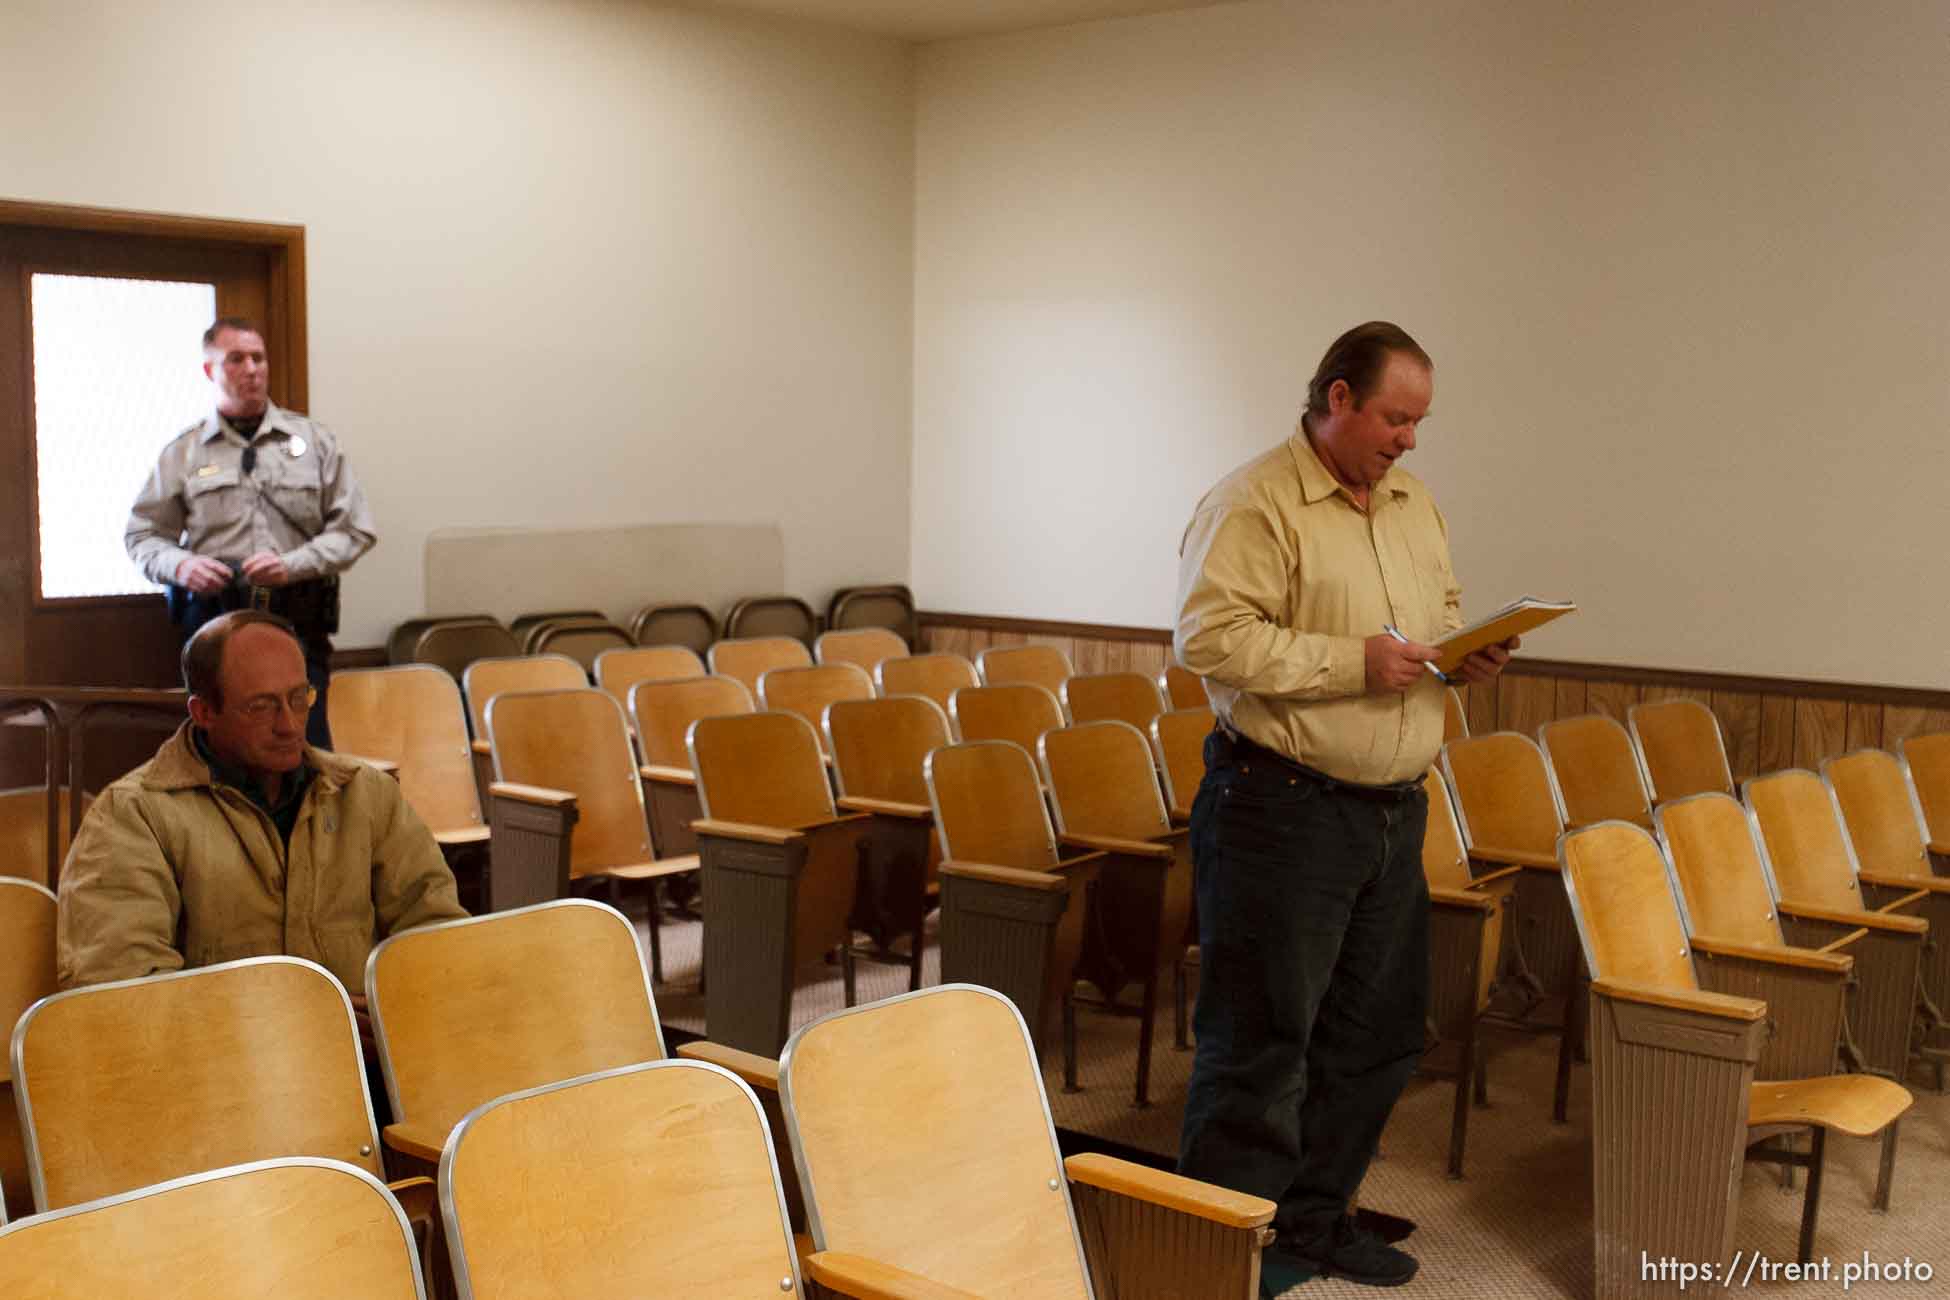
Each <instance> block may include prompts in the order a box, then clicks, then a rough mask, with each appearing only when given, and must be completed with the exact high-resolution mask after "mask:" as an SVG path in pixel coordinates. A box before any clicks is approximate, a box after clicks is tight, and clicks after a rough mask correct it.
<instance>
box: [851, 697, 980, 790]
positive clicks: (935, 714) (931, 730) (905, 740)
mask: <svg viewBox="0 0 1950 1300" xmlns="http://www.w3.org/2000/svg"><path fill="white" fill-rule="evenodd" d="M825 731H826V745H827V749H828V751H829V752H830V753H831V754H832V755H833V772H834V775H835V776H836V777H837V778H838V781H839V790H840V794H841V795H843V796H857V797H862V798H867V799H880V800H885V801H888V802H891V803H903V804H914V805H918V806H920V807H924V808H925V807H927V805H928V781H927V773H926V771H925V765H926V763H927V757H928V755H929V754H930V753H932V752H933V751H934V750H937V749H939V748H941V747H942V746H943V745H946V744H949V743H950V740H949V733H948V716H947V715H946V714H945V713H943V712H942V711H941V709H940V707H939V706H938V705H936V704H935V702H934V701H933V700H930V699H928V698H927V697H926V696H923V695H890V696H886V697H884V698H880V699H871V700H838V701H835V702H834V703H833V704H831V705H830V706H828V707H827V709H826V717H825Z"/></svg>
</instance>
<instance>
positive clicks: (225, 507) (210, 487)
mask: <svg viewBox="0 0 1950 1300" xmlns="http://www.w3.org/2000/svg"><path fill="white" fill-rule="evenodd" d="M206 468H207V466H206ZM242 483H243V476H242V474H241V473H240V472H239V471H238V470H237V469H236V468H235V467H232V468H230V469H220V470H218V471H217V472H216V473H214V474H202V473H198V474H192V475H191V476H190V478H189V481H188V482H186V483H185V484H184V485H183V502H184V506H185V508H186V513H187V514H188V516H189V522H190V523H191V525H192V526H199V525H200V526H201V527H204V528H208V527H211V526H221V525H224V524H227V523H229V522H231V521H232V520H234V519H236V518H237V516H238V514H239V512H240V509H241V504H240V503H241V502H242V500H243V496H242V490H241V489H242Z"/></svg>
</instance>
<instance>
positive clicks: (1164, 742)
mask: <svg viewBox="0 0 1950 1300" xmlns="http://www.w3.org/2000/svg"><path fill="white" fill-rule="evenodd" d="M1216 725H1218V720H1217V719H1216V718H1214V717H1213V716H1212V710H1211V709H1209V708H1203V707H1201V708H1196V709H1173V710H1172V711H1171V712H1169V713H1160V714H1159V715H1158V716H1157V717H1155V718H1153V719H1152V720H1151V726H1150V732H1151V747H1152V749H1153V750H1154V751H1155V752H1156V754H1157V759H1158V770H1159V771H1160V772H1162V773H1163V774H1164V780H1165V806H1166V807H1167V808H1168V809H1169V810H1170V811H1171V818H1172V820H1173V821H1175V822H1180V823H1183V822H1187V821H1190V820H1191V816H1192V800H1194V799H1196V798H1197V797H1198V787H1199V783H1200V782H1202V781H1204V780H1205V738H1206V737H1207V736H1209V735H1211V734H1212V728H1213V727H1215V726H1216Z"/></svg>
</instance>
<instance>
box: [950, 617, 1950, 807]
mask: <svg viewBox="0 0 1950 1300" xmlns="http://www.w3.org/2000/svg"><path fill="white" fill-rule="evenodd" d="M920 621H921V642H922V646H923V647H924V648H925V649H928V650H948V651H953V652H955V653H957V654H963V655H967V656H968V657H969V658H970V659H973V658H974V657H975V656H976V655H978V654H980V653H981V652H982V651H984V650H986V649H988V648H989V647H990V646H1010V645H1028V644H1031V643H1035V644H1042V645H1053V646H1055V647H1056V648H1057V649H1059V650H1062V651H1063V652H1064V653H1066V654H1068V655H1069V657H1070V664H1071V666H1072V667H1073V668H1074V669H1075V670H1076V671H1077V672H1080V673H1108V672H1124V671H1135V672H1142V673H1146V674H1149V675H1152V676H1156V675H1157V674H1158V673H1160V672H1162V671H1163V670H1164V666H1165V664H1166V663H1167V662H1168V661H1169V659H1170V657H1171V633H1170V632H1169V631H1166V630H1164V629H1161V628H1139V627H1107V626H1103V625H1100V624H1089V623H1052V622H1042V621H1037V620H1032V619H1018V618H988V617H984V616H979V615H970V614H943V613H931V612H927V611H923V612H922V614H921V616H920ZM1463 695H1464V703H1465V705H1466V706H1467V709H1468V713H1469V729H1470V731H1471V732H1472V733H1474V734H1482V733H1484V732H1489V731H1521V732H1523V733H1525V734H1526V735H1530V736H1535V735H1536V734H1537V728H1539V727H1541V726H1543V725H1544V724H1545V723H1547V722H1552V721H1555V720H1556V719H1558V718H1573V717H1577V716H1579V715H1581V714H1585V713H1603V714H1606V715H1608V716H1610V717H1614V718H1617V719H1618V720H1619V721H1620V722H1623V721H1624V720H1625V711H1626V710H1627V709H1629V708H1631V707H1632V706H1633V705H1634V704H1639V703H1645V702H1650V701H1654V700H1667V699H1673V698H1676V697H1682V696H1683V697H1689V698H1692V699H1696V700H1699V701H1700V702H1701V703H1703V704H1705V705H1706V706H1707V707H1708V708H1710V709H1712V710H1713V712H1714V715H1715V716H1717V717H1718V718H1719V720H1720V729H1721V731H1723V732H1724V733H1725V734H1726V744H1727V761H1728V762H1729V763H1730V764H1731V765H1732V767H1733V776H1734V779H1735V780H1736V781H1744V780H1745V779H1746V778H1748V777H1750V776H1754V775H1756V774H1757V773H1761V772H1774V771H1779V770H1780V769H1781V768H1785V767H1806V768H1814V767H1816V766H1817V765H1818V764H1820V762H1821V760H1822V759H1824V758H1831V757H1834V756H1835V755H1838V754H1845V753H1847V752H1848V751H1850V750H1853V749H1862V748H1865V747H1866V748H1873V749H1893V748H1895V746H1896V745H1897V744H1898V743H1899V742H1900V741H1901V740H1902V739H1903V738H1904V737H1906V736H1915V735H1922V734H1924V733H1927V732H1941V731H1950V691H1925V690H1915V689H1911V688H1908V687H1896V686H1868V685H1852V684H1844V683H1839V682H1815V681H1796V680H1793V679H1789V678H1781V677H1741V676H1734V675H1731V674H1727V673H1708V672H1691V671H1678V670H1673V669H1665V668H1630V667H1623V666H1619V665H1611V664H1581V663H1566V662H1563V661H1560V660H1554V659H1531V658H1527V657H1525V656H1523V655H1521V654H1519V655H1518V656H1517V657H1516V658H1515V659H1513V660H1511V662H1510V666H1509V667H1508V668H1507V669H1505V670H1504V673H1503V676H1502V677H1500V678H1499V679H1498V680H1496V681H1494V682H1491V683H1489V684H1488V685H1486V686H1472V687H1467V688H1465V689H1464V691H1463Z"/></svg>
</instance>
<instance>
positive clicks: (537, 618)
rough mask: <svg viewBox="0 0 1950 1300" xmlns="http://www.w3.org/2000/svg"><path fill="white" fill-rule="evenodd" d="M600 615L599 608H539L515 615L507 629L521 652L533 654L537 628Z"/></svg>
mask: <svg viewBox="0 0 1950 1300" xmlns="http://www.w3.org/2000/svg"><path fill="white" fill-rule="evenodd" d="M602 616H603V612H602V611H601V610H600V609H550V610H540V611H536V612H533V613H528V614H518V615H516V616H515V620H514V622H512V623H510V624H508V630H509V631H510V632H512V633H514V634H515V640H517V641H519V642H521V647H522V653H523V654H534V653H535V633H536V631H537V630H538V629H540V628H544V627H548V626H551V625H552V624H555V623H563V622H567V621H568V620H570V619H581V618H601V617H602Z"/></svg>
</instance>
